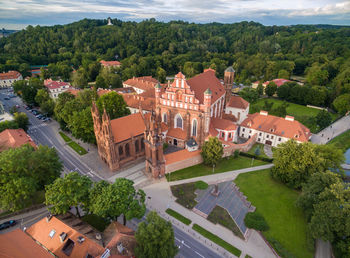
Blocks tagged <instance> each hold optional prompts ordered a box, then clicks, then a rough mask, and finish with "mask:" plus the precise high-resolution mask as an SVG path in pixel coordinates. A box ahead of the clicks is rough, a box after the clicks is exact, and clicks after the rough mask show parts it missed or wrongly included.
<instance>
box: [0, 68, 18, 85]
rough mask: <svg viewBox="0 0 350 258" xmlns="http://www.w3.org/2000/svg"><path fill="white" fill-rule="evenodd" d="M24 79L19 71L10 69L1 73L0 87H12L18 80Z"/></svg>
mask: <svg viewBox="0 0 350 258" xmlns="http://www.w3.org/2000/svg"><path fill="white" fill-rule="evenodd" d="M20 80H23V77H22V74H20V73H19V72H17V71H8V72H7V73H5V72H3V73H0V88H8V87H11V86H12V84H13V83H14V82H16V81H20Z"/></svg>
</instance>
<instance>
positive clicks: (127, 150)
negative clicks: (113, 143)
mask: <svg viewBox="0 0 350 258" xmlns="http://www.w3.org/2000/svg"><path fill="white" fill-rule="evenodd" d="M125 155H126V156H127V157H129V156H130V145H129V143H127V144H125Z"/></svg>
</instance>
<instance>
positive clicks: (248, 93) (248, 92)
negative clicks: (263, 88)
mask: <svg viewBox="0 0 350 258" xmlns="http://www.w3.org/2000/svg"><path fill="white" fill-rule="evenodd" d="M239 95H240V96H241V97H242V98H244V99H245V100H246V101H248V102H249V103H254V102H256V101H257V100H258V99H259V93H258V91H257V90H256V89H253V88H244V89H243V90H241V91H240V92H239Z"/></svg>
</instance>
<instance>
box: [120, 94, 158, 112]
mask: <svg viewBox="0 0 350 258" xmlns="http://www.w3.org/2000/svg"><path fill="white" fill-rule="evenodd" d="M123 98H124V101H125V103H126V105H127V106H128V107H132V108H137V109H138V108H139V106H140V105H141V109H142V110H146V111H151V110H155V108H156V102H155V99H154V98H144V97H143V96H140V95H125V94H123Z"/></svg>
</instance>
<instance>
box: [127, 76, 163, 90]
mask: <svg viewBox="0 0 350 258" xmlns="http://www.w3.org/2000/svg"><path fill="white" fill-rule="evenodd" d="M157 83H159V82H158V80H157V79H155V78H153V77H152V76H144V77H134V78H131V79H128V80H126V81H125V82H123V86H126V87H135V88H138V89H141V90H144V91H149V90H151V91H153V92H154V87H155V86H156V84H157Z"/></svg>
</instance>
